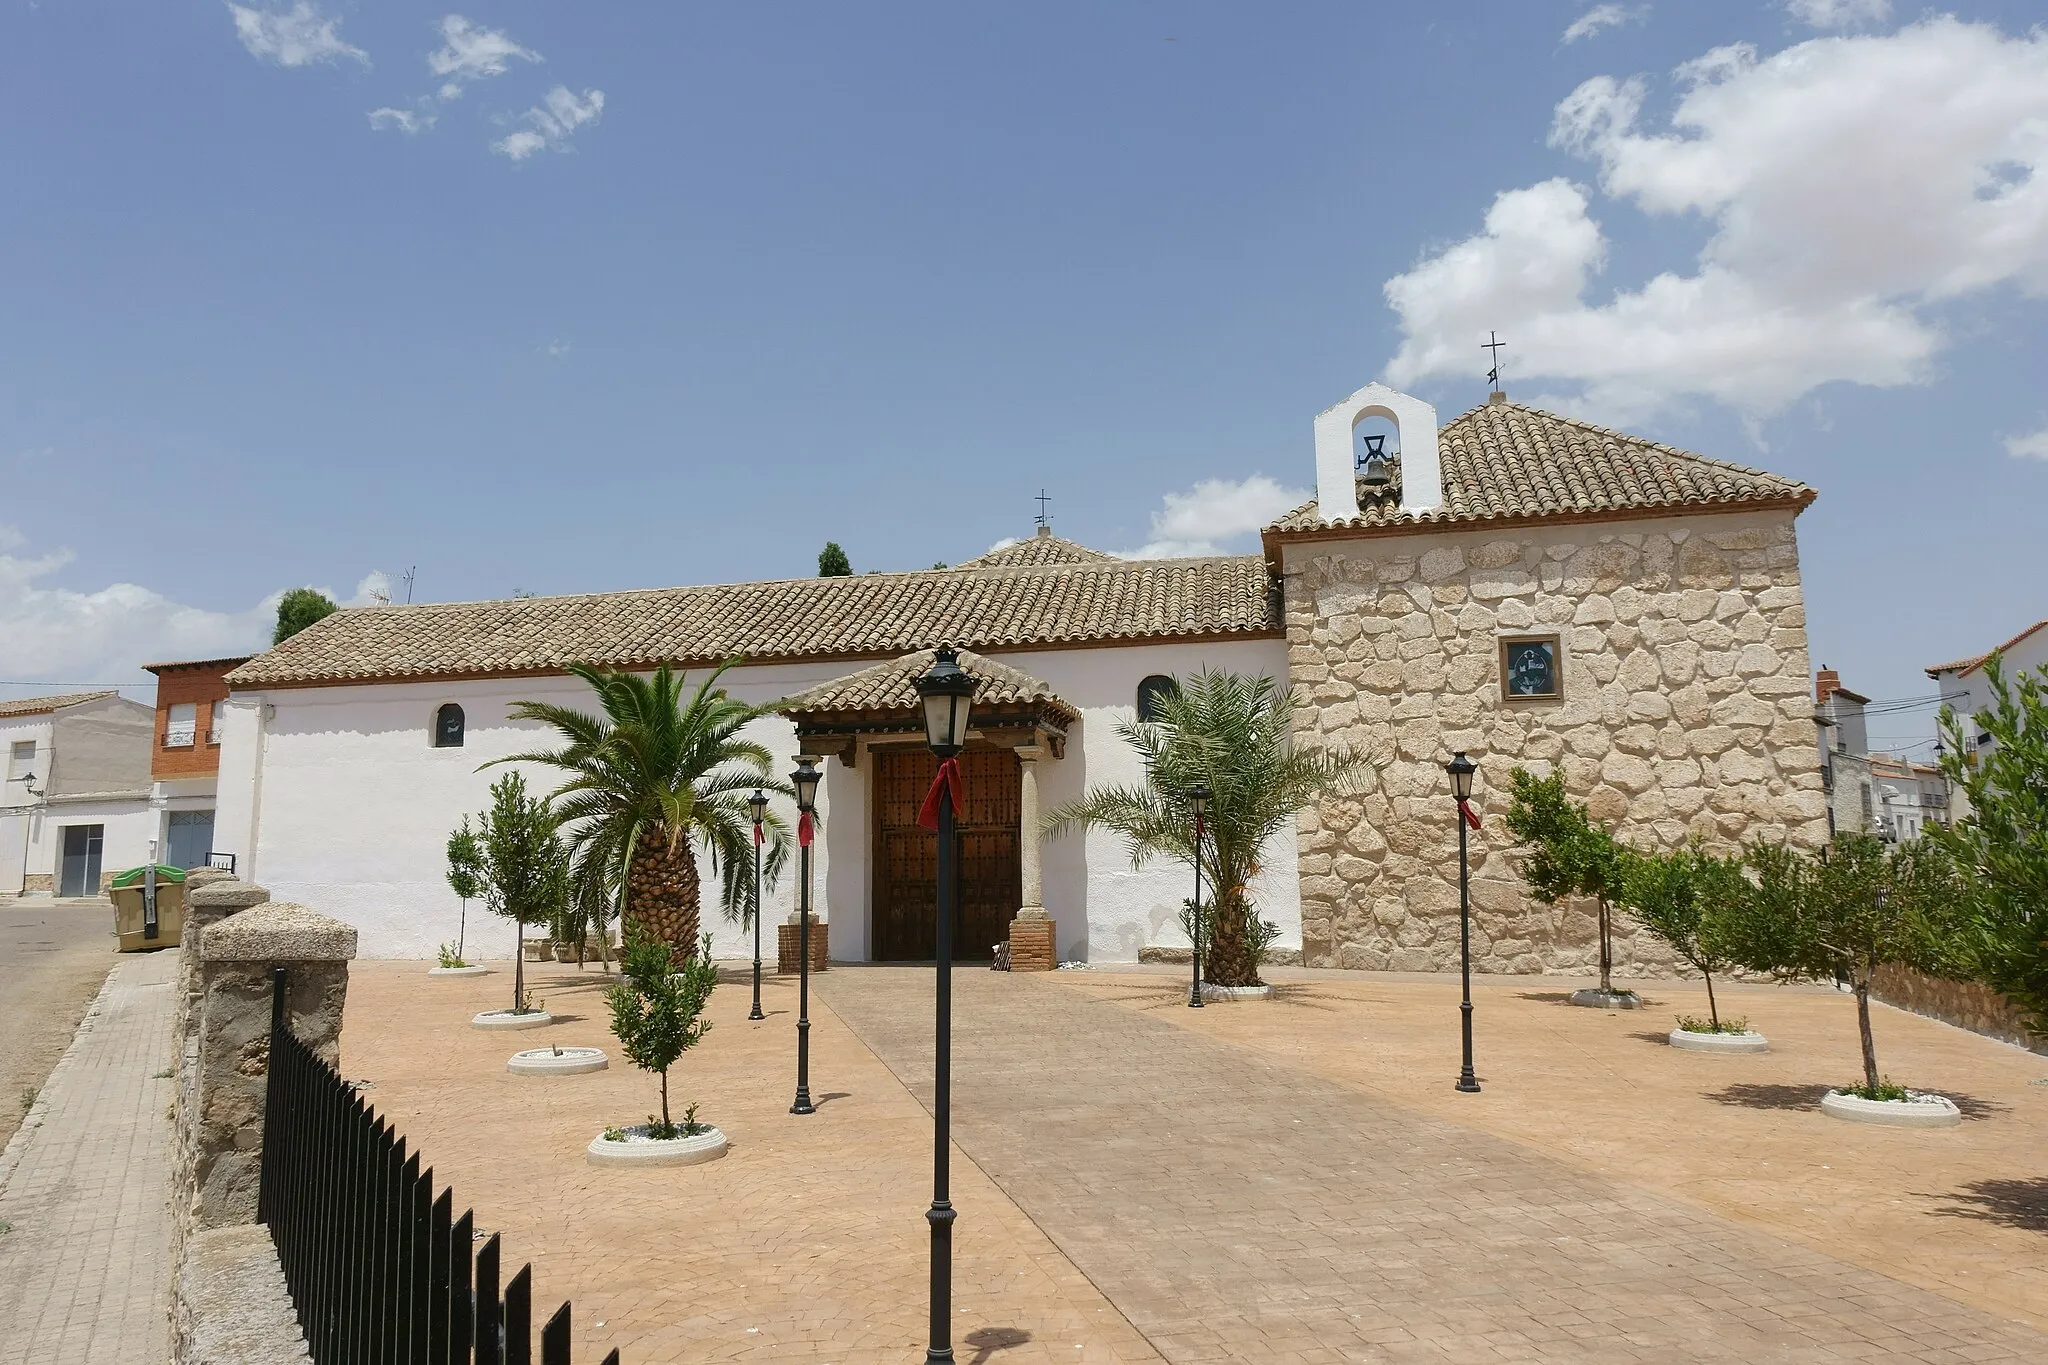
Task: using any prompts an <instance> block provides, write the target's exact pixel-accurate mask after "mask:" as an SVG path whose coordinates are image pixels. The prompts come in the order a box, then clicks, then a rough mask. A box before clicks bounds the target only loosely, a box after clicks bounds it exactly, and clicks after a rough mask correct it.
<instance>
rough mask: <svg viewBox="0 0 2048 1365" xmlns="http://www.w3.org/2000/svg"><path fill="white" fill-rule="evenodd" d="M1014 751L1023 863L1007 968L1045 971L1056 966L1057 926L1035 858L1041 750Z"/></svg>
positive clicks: (1024, 746)
mask: <svg viewBox="0 0 2048 1365" xmlns="http://www.w3.org/2000/svg"><path fill="white" fill-rule="evenodd" d="M1016 754H1017V768H1018V772H1019V774H1020V781H1019V788H1018V801H1017V813H1018V820H1017V825H1018V829H1017V838H1018V844H1019V847H1018V852H1019V854H1021V855H1022V856H1021V857H1020V858H1019V861H1020V862H1021V863H1022V864H1023V869H1022V870H1023V877H1022V879H1021V880H1022V882H1023V886H1022V888H1021V889H1022V891H1023V895H1021V896H1020V897H1018V899H1019V900H1021V901H1023V902H1024V904H1023V906H1022V907H1021V908H1019V909H1018V911H1017V917H1016V918H1015V919H1013V920H1011V921H1010V970H1011V971H1013V972H1049V971H1051V970H1052V969H1053V968H1055V967H1057V966H1059V965H1060V955H1059V947H1058V944H1057V941H1056V940H1057V937H1058V931H1059V926H1058V925H1056V924H1055V923H1053V920H1052V916H1050V915H1048V914H1046V912H1045V877H1044V872H1043V870H1042V868H1041V865H1040V860H1039V853H1040V845H1041V842H1042V841H1041V838H1040V835H1039V832H1038V760H1039V759H1041V758H1043V757H1044V756H1045V750H1044V749H1043V748H1040V747H1039V746H1038V745H1035V744H1020V745H1018V746H1017V749H1016Z"/></svg>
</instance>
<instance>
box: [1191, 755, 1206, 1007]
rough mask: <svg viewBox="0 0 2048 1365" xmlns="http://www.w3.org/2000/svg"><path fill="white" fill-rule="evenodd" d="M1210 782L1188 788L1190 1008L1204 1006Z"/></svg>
mask: <svg viewBox="0 0 2048 1365" xmlns="http://www.w3.org/2000/svg"><path fill="white" fill-rule="evenodd" d="M1211 795H1212V793H1211V792H1210V790H1209V784H1208V783H1206V782H1197V783H1196V784H1195V785H1194V786H1193V787H1192V788H1190V789H1189V790H1188V808H1189V809H1190V810H1192V811H1194V813H1195V910H1194V913H1193V914H1191V915H1189V916H1188V938H1189V939H1190V940H1191V941H1192V942H1193V944H1194V952H1193V953H1192V954H1191V956H1192V958H1193V959H1194V978H1193V980H1192V981H1191V982H1190V983H1189V985H1188V1008H1189V1009H1191V1010H1198V1009H1200V1008H1202V822H1203V819H1204V817H1206V816H1207V815H1208V814H1209V797H1210V796H1211Z"/></svg>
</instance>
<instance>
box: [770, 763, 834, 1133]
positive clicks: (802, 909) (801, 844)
mask: <svg viewBox="0 0 2048 1365" xmlns="http://www.w3.org/2000/svg"><path fill="white" fill-rule="evenodd" d="M819 775H820V774H819V772H818V760H817V759H815V758H813V757H811V756H810V755H809V754H799V755H797V760H796V771H795V772H793V773H791V774H790V775H789V785H790V786H791V787H793V788H795V789H796V857H797V869H796V903H797V911H796V1103H794V1104H792V1105H790V1106H789V1112H790V1113H792V1114H815V1113H817V1112H818V1107H817V1106H816V1105H814V1104H812V1103H811V812H812V810H813V809H814V807H815V805H816V802H817V799H818V777H819ZM756 922H757V923H758V919H757V921H756Z"/></svg>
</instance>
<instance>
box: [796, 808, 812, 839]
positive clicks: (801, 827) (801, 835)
mask: <svg viewBox="0 0 2048 1365" xmlns="http://www.w3.org/2000/svg"><path fill="white" fill-rule="evenodd" d="M796 846H797V847H798V848H809V847H810V846H811V813H810V812H809V811H805V812H804V813H803V814H801V815H799V816H797V818H796Z"/></svg>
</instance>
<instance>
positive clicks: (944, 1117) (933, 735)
mask: <svg viewBox="0 0 2048 1365" xmlns="http://www.w3.org/2000/svg"><path fill="white" fill-rule="evenodd" d="M917 695H918V697H919V699H920V700H921V701H922V702H923V703H924V734H925V742H926V743H928V744H929V745H931V750H932V752H933V753H934V754H937V755H938V758H939V771H938V774H937V776H936V777H934V778H933V780H932V789H931V793H930V795H928V796H927V797H926V798H925V804H924V809H923V810H921V811H919V812H918V823H919V824H920V825H925V826H926V827H927V828H930V827H931V825H930V824H927V821H926V815H927V813H930V814H931V815H934V816H936V821H935V822H934V823H936V825H937V828H938V835H939V888H938V890H939V896H938V900H939V923H938V950H937V957H938V990H937V995H938V1056H937V1059H936V1063H935V1065H934V1067H933V1070H932V1127H933V1135H932V1141H933V1147H932V1206H931V1209H930V1210H929V1211H928V1212H927V1213H926V1214H925V1220H926V1221H927V1222H929V1223H930V1224H931V1227H932V1328H931V1344H930V1345H929V1346H927V1347H926V1348H925V1352H924V1358H925V1361H926V1362H927V1365H930V1362H932V1361H950V1360H951V1359H952V1358H953V1340H952V1333H953V1217H954V1214H953V1201H952V1198H951V1195H950V1192H949V1190H948V1185H949V1183H950V1181H949V1177H950V1174H951V1170H952V1161H951V1156H952V1135H951V1131H950V1130H951V1127H952V1118H953V915H954V913H955V911H954V901H955V899H956V897H955V895H954V880H955V878H956V877H957V876H958V873H957V871H956V870H955V862H956V857H957V850H955V848H954V847H953V816H954V807H955V805H956V804H957V803H958V801H959V799H960V764H959V762H958V761H957V760H956V759H955V757H954V755H956V754H958V753H959V752H960V751H961V750H962V749H963V748H965V747H966V746H967V713H968V710H969V709H970V707H972V705H973V703H974V678H973V676H972V675H971V674H968V673H966V672H963V671H962V670H961V668H960V656H959V655H957V654H955V653H954V652H953V651H952V650H950V649H940V650H939V651H938V653H937V655H936V656H935V657H934V658H933V660H932V666H931V668H930V670H929V671H927V672H926V673H925V675H924V676H923V677H921V678H919V679H918V680H917Z"/></svg>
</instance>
